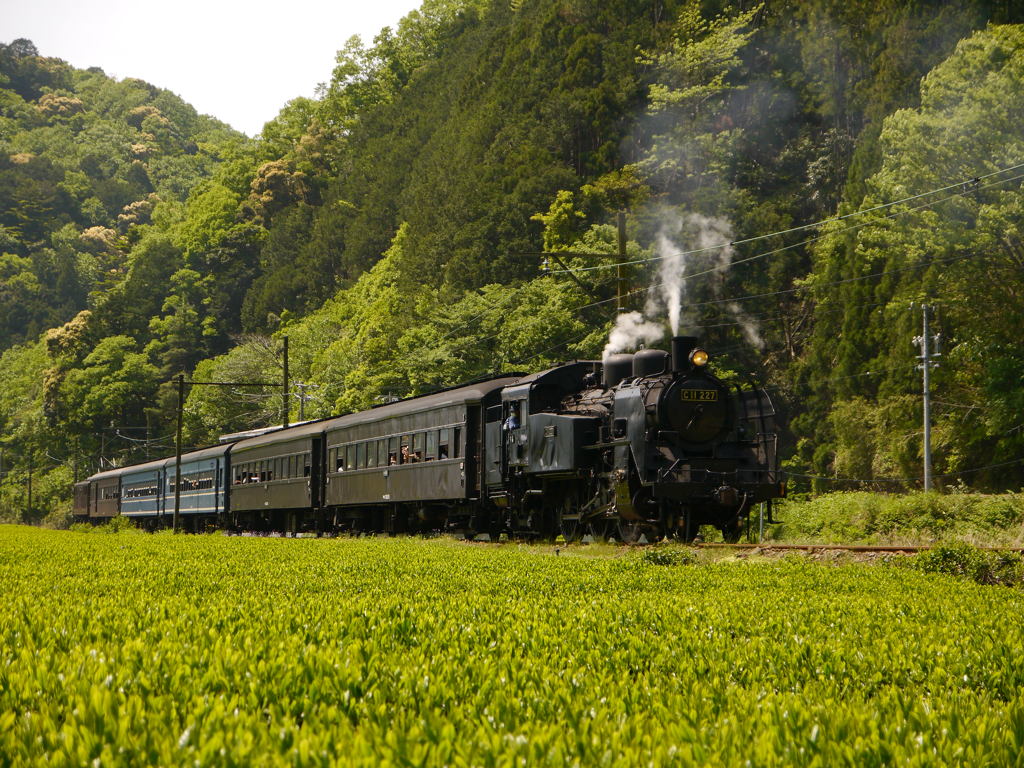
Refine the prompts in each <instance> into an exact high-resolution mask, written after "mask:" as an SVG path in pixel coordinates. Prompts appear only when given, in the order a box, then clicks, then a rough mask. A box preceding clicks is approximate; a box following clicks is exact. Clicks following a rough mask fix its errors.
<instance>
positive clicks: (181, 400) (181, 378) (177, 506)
mask: <svg viewBox="0 0 1024 768" xmlns="http://www.w3.org/2000/svg"><path fill="white" fill-rule="evenodd" d="M184 411H185V374H183V373H179V374H178V428H177V430H175V433H174V520H173V526H174V532H175V533H177V532H178V527H179V525H180V524H181V419H182V415H183V414H184Z"/></svg>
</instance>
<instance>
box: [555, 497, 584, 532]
mask: <svg viewBox="0 0 1024 768" xmlns="http://www.w3.org/2000/svg"><path fill="white" fill-rule="evenodd" d="M558 531H559V533H561V534H562V536H563V537H564V538H565V540H566V541H579V540H580V539H582V538H583V534H584V533H586V526H585V524H584V523H583V521H582V520H581V519H580V513H579V506H578V505H577V504H576V502H575V499H572V498H571V497H566V498H565V499H564V500H563V501H562V507H561V509H560V510H559V511H558Z"/></svg>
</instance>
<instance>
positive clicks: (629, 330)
mask: <svg viewBox="0 0 1024 768" xmlns="http://www.w3.org/2000/svg"><path fill="white" fill-rule="evenodd" d="M732 237H733V234H732V225H731V224H730V223H729V222H728V221H727V220H725V219H723V218H720V217H717V216H702V215H701V214H699V213H689V214H686V215H685V216H679V215H678V214H676V213H665V214H664V215H663V224H662V226H661V228H660V229H659V231H658V235H657V237H656V240H655V248H656V251H657V255H658V256H659V257H660V262H659V267H658V278H657V281H656V282H655V283H654V284H653V285H652V286H651V288H650V290H649V291H648V294H647V302H646V305H645V307H644V310H643V312H642V313H641V312H627V313H625V314H622V315H619V317H618V318H617V319H616V321H615V327H614V328H613V329H612V332H611V334H610V335H609V339H608V344H607V345H606V346H605V348H604V355H603V357H604V358H605V359H607V357H608V356H609V355H611V354H614V353H616V352H625V351H628V350H633V349H636V347H637V346H638V345H640V344H641V343H643V344H651V343H653V342H656V341H658V340H659V339H661V338H662V336H663V335H664V331H663V326H662V324H663V322H664V321H663V320H662V319H661V318H663V317H664V316H665V315H666V314H667V315H668V324H669V327H670V328H671V329H672V335H673V336H678V335H679V334H680V333H683V332H685V331H686V326H693V325H695V324H696V322H697V316H696V315H695V314H694V313H693V312H692V311H689V310H688V309H687V300H688V293H689V291H688V290H687V288H688V286H687V280H689V279H694V280H707V281H710V282H711V295H713V296H714V297H715V298H716V299H719V298H721V295H722V276H723V275H724V273H725V271H726V270H727V269H728V268H729V267H730V265H731V264H732V259H733V248H732V243H731V241H732ZM721 306H722V307H723V308H724V309H725V311H726V312H728V313H729V315H731V316H732V317H733V318H734V319H735V320H736V322H737V323H738V324H739V326H740V328H741V329H742V331H743V335H744V337H745V338H746V340H747V342H748V343H750V344H751V345H752V346H754V347H755V348H757V349H763V348H764V340H763V339H762V338H761V334H760V332H759V331H758V328H757V326H756V324H755V323H754V322H753V321H752V320H751V319H750V318H749V317H748V316H747V315H746V314H745V313H744V312H743V309H742V308H741V307H740V305H739V303H738V302H735V301H730V302H726V303H724V304H722V305H721Z"/></svg>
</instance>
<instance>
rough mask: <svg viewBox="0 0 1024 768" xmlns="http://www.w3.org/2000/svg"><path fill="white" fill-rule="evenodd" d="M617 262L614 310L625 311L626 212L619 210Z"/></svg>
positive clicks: (619, 312)
mask: <svg viewBox="0 0 1024 768" xmlns="http://www.w3.org/2000/svg"><path fill="white" fill-rule="evenodd" d="M618 224H619V227H618V228H619V263H618V266H616V267H615V311H616V312H617V313H618V314H622V313H623V312H625V311H626V293H627V292H628V291H627V290H626V266H625V263H626V212H625V211H619V216H618Z"/></svg>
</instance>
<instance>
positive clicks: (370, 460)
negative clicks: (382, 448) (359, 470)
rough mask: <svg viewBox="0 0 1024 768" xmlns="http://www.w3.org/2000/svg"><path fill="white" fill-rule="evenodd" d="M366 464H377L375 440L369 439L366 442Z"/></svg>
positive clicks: (368, 465)
mask: <svg viewBox="0 0 1024 768" xmlns="http://www.w3.org/2000/svg"><path fill="white" fill-rule="evenodd" d="M366 466H367V467H370V468H373V467H376V466H377V441H376V440H371V441H370V442H369V443H367V444H366Z"/></svg>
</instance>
